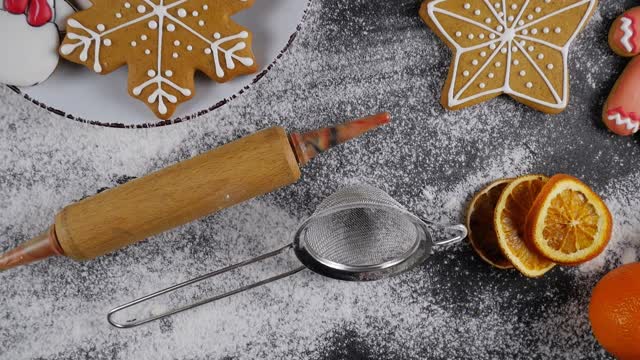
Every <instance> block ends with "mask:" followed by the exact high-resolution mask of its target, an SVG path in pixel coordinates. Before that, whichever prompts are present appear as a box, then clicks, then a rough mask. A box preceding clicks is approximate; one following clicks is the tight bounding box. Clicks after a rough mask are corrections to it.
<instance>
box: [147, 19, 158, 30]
mask: <svg viewBox="0 0 640 360" xmlns="http://www.w3.org/2000/svg"><path fill="white" fill-rule="evenodd" d="M147 25H149V29H151V30H155V29H157V28H158V23H157V22H156V21H155V20H151V21H149V23H148V24H147Z"/></svg>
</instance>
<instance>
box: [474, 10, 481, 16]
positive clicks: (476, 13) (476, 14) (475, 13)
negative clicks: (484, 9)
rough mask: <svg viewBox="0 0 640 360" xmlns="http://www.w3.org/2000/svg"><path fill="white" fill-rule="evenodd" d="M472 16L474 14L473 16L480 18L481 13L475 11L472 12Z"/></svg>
mask: <svg viewBox="0 0 640 360" xmlns="http://www.w3.org/2000/svg"><path fill="white" fill-rule="evenodd" d="M473 14H474V15H475V16H480V14H481V12H480V10H476V11H474V12H473Z"/></svg>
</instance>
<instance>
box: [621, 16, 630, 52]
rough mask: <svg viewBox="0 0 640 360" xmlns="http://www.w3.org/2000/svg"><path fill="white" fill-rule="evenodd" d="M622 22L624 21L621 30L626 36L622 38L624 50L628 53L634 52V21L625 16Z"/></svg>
mask: <svg viewBox="0 0 640 360" xmlns="http://www.w3.org/2000/svg"><path fill="white" fill-rule="evenodd" d="M620 21H622V24H621V25H620V30H622V33H623V34H624V35H623V36H622V38H620V43H621V44H622V46H623V47H624V49H625V50H627V52H632V51H633V44H631V41H630V40H631V38H632V37H633V29H631V25H632V24H633V21H632V20H631V19H629V18H627V17H625V16H623V17H622V18H621V19H620Z"/></svg>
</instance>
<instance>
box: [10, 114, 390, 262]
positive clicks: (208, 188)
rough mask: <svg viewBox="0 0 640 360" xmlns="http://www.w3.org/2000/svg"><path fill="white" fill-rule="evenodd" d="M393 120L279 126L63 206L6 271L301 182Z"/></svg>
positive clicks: (100, 247)
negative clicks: (308, 167)
mask: <svg viewBox="0 0 640 360" xmlns="http://www.w3.org/2000/svg"><path fill="white" fill-rule="evenodd" d="M387 122H389V114H387V113H382V114H378V115H374V116H370V117H367V118H363V119H359V120H354V121H350V122H347V123H345V124H343V125H339V126H336V127H330V128H323V129H320V130H316V131H312V132H308V133H305V134H299V133H293V134H291V135H290V136H287V134H286V132H285V130H284V129H283V128H281V127H273V128H269V129H265V130H262V131H259V132H257V133H254V134H251V135H248V136H246V137H243V138H241V139H239V140H236V141H234V142H231V143H229V144H226V145H223V146H221V147H219V148H217V149H214V150H211V151H208V152H206V153H204V154H201V155H198V156H196V157H194V158H191V159H189V160H185V161H182V162H180V163H177V164H175V165H172V166H170V167H167V168H164V169H162V170H159V171H157V172H154V173H151V174H149V175H146V176H144V177H141V178H139V179H136V180H132V181H130V182H128V183H126V184H123V185H120V186H118V187H116V188H113V189H111V190H107V191H104V192H102V193H99V194H97V195H94V196H92V197H89V198H86V199H84V200H82V201H79V202H77V203H74V204H71V205H69V206H67V207H65V208H64V209H62V210H61V211H60V212H59V213H58V214H57V215H56V217H55V222H54V224H53V225H52V226H51V227H50V228H49V229H48V230H47V231H46V232H45V233H43V234H41V235H39V236H37V237H35V238H33V239H31V240H29V241H27V242H25V243H23V244H21V245H19V246H18V247H16V248H15V249H13V250H10V251H8V252H7V253H5V254H3V255H2V256H0V270H6V269H9V268H12V267H15V266H18V265H24V264H27V263H30V262H33V261H36V260H40V259H43V258H46V257H49V256H53V255H64V256H68V257H70V258H72V259H75V260H88V259H93V258H95V257H97V256H100V255H103V254H106V253H109V252H111V251H114V250H117V249H120V248H123V247H125V246H127V245H130V244H133V243H135V242H137V241H140V240H143V239H145V238H147V237H149V236H152V235H154V234H158V233H160V232H163V231H166V230H169V229H171V228H174V227H176V226H179V225H182V224H185V223H188V222H191V221H193V220H196V219H198V218H201V217H203V216H206V215H208V214H211V213H214V212H216V211H218V210H221V209H224V208H227V207H230V206H232V205H235V204H238V203H240V202H243V201H245V200H248V199H251V198H254V197H256V196H259V195H262V194H265V193H268V192H270V191H273V190H275V189H277V188H280V187H282V186H285V185H288V184H291V183H294V182H296V181H297V180H298V179H299V178H300V168H299V165H304V164H305V163H307V162H308V161H309V160H311V159H312V158H313V157H314V156H316V155H317V154H319V153H321V152H323V151H325V150H327V149H329V148H331V147H333V146H335V145H337V144H340V143H343V142H345V141H347V140H350V139H353V138H355V137H357V136H359V135H361V134H362V133H364V132H366V131H368V130H371V129H373V128H375V127H377V126H379V125H382V124H385V123H387Z"/></svg>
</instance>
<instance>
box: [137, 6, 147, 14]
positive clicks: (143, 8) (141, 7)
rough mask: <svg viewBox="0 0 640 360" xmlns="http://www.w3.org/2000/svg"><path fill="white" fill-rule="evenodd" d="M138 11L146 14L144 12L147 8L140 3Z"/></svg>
mask: <svg viewBox="0 0 640 360" xmlns="http://www.w3.org/2000/svg"><path fill="white" fill-rule="evenodd" d="M136 11H138V14H144V12H145V11H147V8H145V7H144V5H138V7H137V8H136Z"/></svg>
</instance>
